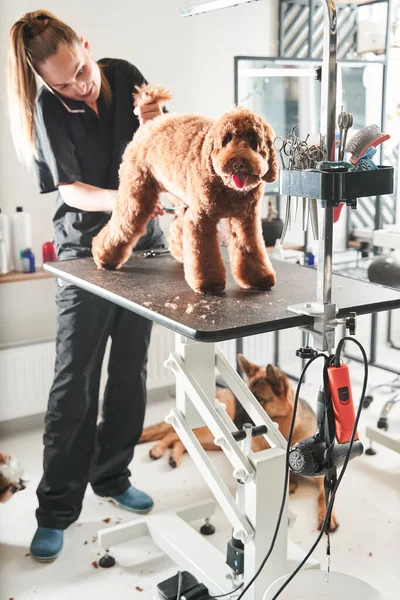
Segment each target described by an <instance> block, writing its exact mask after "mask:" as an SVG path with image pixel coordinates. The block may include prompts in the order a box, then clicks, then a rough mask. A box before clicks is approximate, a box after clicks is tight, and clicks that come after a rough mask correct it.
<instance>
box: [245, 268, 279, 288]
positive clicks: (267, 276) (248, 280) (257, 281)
mask: <svg viewBox="0 0 400 600" xmlns="http://www.w3.org/2000/svg"><path fill="white" fill-rule="evenodd" d="M236 281H237V283H238V284H239V285H240V286H241V287H242V288H244V289H247V290H270V289H271V288H273V287H274V285H275V284H276V274H275V271H268V272H265V271H264V272H262V273H260V274H257V273H251V274H249V276H246V275H242V276H241V277H236Z"/></svg>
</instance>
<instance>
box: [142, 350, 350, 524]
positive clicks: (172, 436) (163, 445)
mask: <svg viewBox="0 0 400 600" xmlns="http://www.w3.org/2000/svg"><path fill="white" fill-rule="evenodd" d="M238 362H239V365H240V368H241V369H242V371H243V373H244V375H245V377H246V381H247V385H248V386H249V389H250V390H251V392H252V393H253V394H254V396H255V397H256V399H257V400H258V402H259V403H260V404H261V406H262V407H263V409H264V410H265V412H266V413H267V414H268V415H269V416H270V418H271V419H272V420H273V421H275V422H276V423H278V426H279V431H280V432H281V434H282V435H283V436H284V437H285V439H286V440H287V439H288V436H289V430H290V423H291V420H292V415H293V404H294V396H295V395H294V390H293V388H292V386H291V384H290V382H289V379H288V378H287V377H286V375H285V374H284V373H282V371H280V370H279V369H277V368H276V367H274V366H273V365H268V366H267V367H266V368H265V367H260V366H258V365H256V364H254V363H251V362H249V361H248V360H247V359H246V358H245V357H244V356H243V355H241V354H239V355H238ZM216 397H217V399H218V400H219V401H220V402H222V403H223V404H225V406H226V411H227V414H228V415H229V416H230V418H231V419H232V420H233V421H234V423H235V425H236V427H237V428H238V429H241V428H242V427H243V425H244V423H249V422H250V423H251V419H250V418H249V417H248V415H247V414H246V412H245V411H244V409H243V407H242V405H241V404H240V403H239V402H238V400H237V399H236V398H235V396H234V395H233V393H232V392H231V390H230V389H228V388H221V389H219V390H218V392H217V394H216ZM316 427H317V419H316V416H315V413H314V411H313V410H312V408H311V407H310V406H309V404H307V402H305V401H304V400H301V399H300V401H299V404H298V407H297V414H296V422H295V426H294V430H293V436H292V444H295V443H296V442H299V441H301V440H303V439H305V438H307V437H309V436H311V435H314V434H315V431H316ZM193 432H194V434H195V435H196V437H197V439H198V440H199V442H200V443H201V445H202V446H203V448H204V449H205V450H220V448H219V447H218V446H216V445H215V444H214V437H213V435H212V433H211V431H210V430H209V429H208V427H206V426H204V427H199V428H198V429H194V430H193ZM155 441H157V443H156V444H155V445H154V446H152V447H151V449H150V457H151V458H153V459H154V460H157V459H159V458H161V457H162V456H164V454H165V452H166V451H167V450H168V449H169V448H171V453H170V458H169V464H170V465H171V467H174V468H175V467H178V466H179V465H180V464H181V462H182V457H183V455H184V453H185V452H186V448H185V447H184V445H183V443H182V442H181V440H180V439H179V437H178V435H177V433H176V432H175V430H174V428H173V427H172V425H168V424H167V423H160V424H158V425H154V426H152V427H147V428H146V429H144V430H143V433H142V436H141V438H140V440H139V444H141V443H145V442H155ZM267 448H269V445H268V442H267V441H266V440H265V438H264V437H263V436H259V437H256V438H254V439H253V441H252V450H253V452H258V451H260V450H265V449H267ZM317 482H318V529H321V527H322V524H323V521H324V519H325V514H326V506H325V494H324V483H323V478H322V477H318V478H317ZM297 486H298V483H297V479H296V476H295V475H294V474H293V473H291V474H290V486H289V492H290V493H291V494H292V493H294V492H295V490H296V489H297ZM338 526H339V523H338V521H337V519H336V516H335V513H334V512H332V516H331V523H330V527H329V531H330V532H333V531H335V530H336V529H337V528H338Z"/></svg>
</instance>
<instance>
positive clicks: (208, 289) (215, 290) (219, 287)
mask: <svg viewBox="0 0 400 600" xmlns="http://www.w3.org/2000/svg"><path fill="white" fill-rule="evenodd" d="M192 289H193V290H194V291H195V292H197V293H198V294H221V293H222V292H223V291H224V289H225V282H208V283H201V284H199V285H197V286H193V288H192Z"/></svg>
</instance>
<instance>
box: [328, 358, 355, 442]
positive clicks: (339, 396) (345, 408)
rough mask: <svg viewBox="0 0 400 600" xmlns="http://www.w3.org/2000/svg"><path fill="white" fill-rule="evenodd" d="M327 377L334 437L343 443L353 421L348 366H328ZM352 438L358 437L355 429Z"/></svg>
mask: <svg viewBox="0 0 400 600" xmlns="http://www.w3.org/2000/svg"><path fill="white" fill-rule="evenodd" d="M328 378H329V387H330V391H331V396H332V405H333V412H334V415H335V424H336V439H337V441H338V442H339V443H340V444H343V443H345V442H349V441H350V438H351V434H352V431H353V427H354V422H355V412H354V403H353V396H352V393H351V383H350V374H349V367H348V366H347V365H341V366H340V367H335V366H331V367H328ZM354 439H355V440H358V439H359V438H358V432H357V431H356V434H355V436H354Z"/></svg>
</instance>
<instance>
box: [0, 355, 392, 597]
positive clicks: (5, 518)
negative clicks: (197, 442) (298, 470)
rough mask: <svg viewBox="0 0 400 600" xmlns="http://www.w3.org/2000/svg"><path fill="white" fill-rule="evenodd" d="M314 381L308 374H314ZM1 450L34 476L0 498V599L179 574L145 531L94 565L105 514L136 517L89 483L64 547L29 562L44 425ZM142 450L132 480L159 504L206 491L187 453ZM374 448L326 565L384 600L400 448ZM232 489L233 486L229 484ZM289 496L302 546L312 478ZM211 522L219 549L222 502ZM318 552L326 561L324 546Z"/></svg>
mask: <svg viewBox="0 0 400 600" xmlns="http://www.w3.org/2000/svg"><path fill="white" fill-rule="evenodd" d="M352 373H353V377H354V378H355V379H357V378H359V376H360V369H359V367H357V366H355V367H354V368H353V370H352ZM390 379H391V376H390V375H389V374H387V373H382V372H381V371H378V370H372V372H371V377H370V381H371V383H373V382H374V381H380V380H382V381H383V380H384V381H388V380H390ZM310 380H311V381H312V382H313V381H314V378H313V377H311V378H310ZM316 385H317V383H309V384H306V385H305V386H304V390H303V393H302V396H303V397H305V398H307V399H309V400H310V401H311V402H313V398H314V397H315V389H316ZM355 388H357V385H356V386H355ZM355 396H356V391H355ZM385 399H386V396H385V394H380V395H379V396H378V395H376V396H375V401H374V403H373V404H372V405H371V407H370V408H369V409H368V410H367V411H366V412H365V413H364V415H363V417H362V419H363V421H362V426H361V428H360V432H361V434H363V432H364V430H365V425H366V424H369V423H373V424H375V423H376V418H377V415H378V414H379V412H380V408H381V406H382V404H383V402H384V400H385ZM172 403H173V399H172V398H167V399H166V400H165V401H164V402H160V403H158V404H153V405H151V406H149V409H148V412H147V418H146V421H147V423H149V424H150V423H155V422H158V421H160V420H162V418H163V416H164V415H165V414H166V412H167V409H168V407H169V406H170V405H171V404H172ZM391 431H392V432H397V433H399V435H400V414H399V408H396V411H395V412H394V413H393V417H392V419H391ZM1 448H2V450H4V451H7V452H8V453H10V454H13V455H15V456H17V457H18V458H19V459H20V460H21V462H22V463H23V465H24V467H25V472H26V477H27V479H29V480H30V483H29V486H28V488H27V490H26V491H24V492H23V493H20V494H17V495H16V497H15V498H14V500H13V501H12V502H9V503H8V504H6V505H4V506H0V600H9V599H11V598H14V599H15V600H31V599H34V600H64V599H65V600H66V599H68V600H71V599H72V598H73V599H74V600H88V599H90V600H91V599H94V598H96V600H105V599H106V598H107V599H109V598H113V599H115V600H129V599H131V598H134V597H137V598H140V600H148V599H150V598H151V597H153V595H154V589H155V585H156V583H157V582H159V581H162V580H163V579H165V578H167V577H169V576H171V575H173V574H174V573H175V572H176V570H177V567H176V565H174V564H173V563H172V561H171V560H170V559H169V558H168V557H166V556H164V555H162V554H161V553H160V551H159V550H158V549H157V548H156V547H155V546H154V544H153V543H152V541H151V540H150V539H147V538H142V539H141V540H137V541H135V542H129V543H126V544H123V545H120V546H118V547H116V548H115V549H113V552H112V553H113V555H114V556H115V558H116V559H117V565H116V566H115V567H114V568H112V569H109V570H103V569H100V568H97V569H96V568H95V567H94V566H93V562H94V561H96V560H98V558H99V556H98V548H97V544H96V539H95V537H96V533H97V531H98V529H99V528H103V527H106V526H107V525H106V524H105V523H104V522H103V519H109V518H110V519H111V522H110V523H109V525H114V524H115V523H116V522H117V521H120V520H122V521H126V520H129V519H132V518H135V517H134V516H133V517H132V515H130V514H128V513H126V512H124V511H122V510H120V509H118V508H116V507H114V506H113V505H111V504H109V503H106V502H103V501H101V500H99V498H97V497H95V496H94V495H93V493H92V491H91V490H88V491H87V494H86V498H85V503H84V508H83V511H82V514H81V517H80V519H79V522H78V523H76V524H74V525H72V526H71V527H70V528H69V529H68V530H67V531H66V534H65V547H64V550H63V552H62V554H61V556H60V557H59V559H58V560H57V561H55V562H54V563H52V564H49V565H41V564H38V563H36V562H35V561H33V560H32V558H31V557H30V556H29V555H28V552H29V544H30V540H31V537H32V535H33V533H34V531H35V527H36V522H35V516H34V511H35V508H36V495H35V489H36V485H37V483H38V480H39V478H40V474H41V460H42V456H41V454H42V432H41V430H33V431H30V432H25V433H20V434H15V435H13V436H8V437H7V438H3V439H2V441H1ZM148 448H149V447H148V446H140V447H138V449H137V452H136V456H135V459H134V462H133V465H132V467H133V473H134V475H133V478H132V480H133V481H134V482H135V483H136V484H137V485H138V486H139V487H141V488H142V489H144V490H146V491H147V492H148V493H150V494H151V495H152V496H153V497H154V499H155V502H156V506H155V511H157V512H159V511H163V510H165V509H167V508H172V507H176V506H181V505H185V504H188V503H192V502H196V501H198V500H202V499H205V498H209V497H210V492H209V490H208V488H207V487H206V485H205V484H204V482H203V480H202V479H201V476H200V475H199V473H198V472H197V469H196V468H195V466H194V465H193V463H192V461H191V459H190V457H189V456H187V455H186V456H185V459H184V462H183V464H182V465H181V466H180V467H179V468H178V469H176V470H172V469H171V468H170V467H169V466H168V463H167V460H160V461H158V462H153V461H151V460H150V459H149V457H148ZM377 449H378V454H377V455H376V456H372V457H370V456H365V455H364V456H362V457H360V458H358V459H356V460H355V461H353V462H352V463H350V465H349V468H348V472H347V474H346V476H345V478H344V480H343V485H342V488H341V489H340V490H339V492H338V497H337V504H336V511H337V515H338V518H339V520H340V528H339V530H338V531H337V532H336V533H335V534H334V535H333V536H332V538H331V540H332V541H331V543H332V569H333V570H335V571H341V572H345V573H350V574H352V575H354V576H357V577H359V578H361V579H364V580H365V581H367V582H369V583H371V584H372V585H375V586H376V587H377V588H379V589H380V591H381V592H382V593H383V594H384V596H385V598H387V600H395V599H396V600H398V599H399V598H400V592H399V589H400V576H399V556H400V516H399V514H400V510H399V509H400V455H398V454H395V453H394V452H391V451H390V450H388V449H386V448H383V447H377ZM212 456H213V458H214V460H215V461H216V464H217V467H218V470H219V471H220V473H221V474H222V476H223V477H224V478H225V479H226V481H231V470H232V469H231V468H230V466H229V465H228V464H227V462H226V460H225V458H224V456H223V454H222V453H212ZM230 487H231V489H232V490H233V484H231V486H230ZM290 503H291V507H292V508H293V509H294V510H295V511H297V512H298V513H299V514H298V519H297V522H296V524H295V526H294V527H293V528H292V529H291V530H290V538H291V539H292V540H293V541H295V542H297V543H299V544H300V545H301V547H303V548H304V549H307V548H308V547H309V546H310V545H311V544H312V542H313V541H314V540H315V538H316V535H317V530H316V519H315V513H316V510H315V509H316V489H315V484H314V482H312V481H310V480H307V481H306V480H305V481H304V482H302V484H301V485H300V487H299V489H298V490H297V492H296V494H295V495H294V496H293V497H291V499H290ZM271 518H275V515H274V516H272V517H271ZM213 522H214V524H215V525H216V527H217V532H216V534H215V535H214V536H211V538H209V540H210V542H211V543H213V544H215V545H216V546H217V547H219V548H220V549H221V550H224V549H225V545H226V541H227V539H228V538H229V537H230V535H231V526H230V524H229V523H228V521H227V520H226V518H225V517H224V515H223V514H222V513H221V511H220V510H217V512H216V515H215V517H214V519H213ZM198 525H199V524H198V523H196V524H194V526H196V527H198ZM315 556H316V557H317V558H318V559H319V560H321V562H322V563H324V547H323V545H322V544H321V546H320V547H319V548H318V550H317V552H316V554H315ZM354 600H358V599H354ZM360 600H361V599H360Z"/></svg>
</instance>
